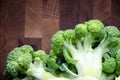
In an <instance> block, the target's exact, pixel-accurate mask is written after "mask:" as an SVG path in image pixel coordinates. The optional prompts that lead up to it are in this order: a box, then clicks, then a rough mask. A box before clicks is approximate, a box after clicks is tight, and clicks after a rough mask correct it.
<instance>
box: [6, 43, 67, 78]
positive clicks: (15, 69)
mask: <svg viewBox="0 0 120 80" xmlns="http://www.w3.org/2000/svg"><path fill="white" fill-rule="evenodd" d="M46 61H47V55H46V53H45V52H44V51H43V50H38V51H34V50H33V48H32V47H31V46H29V45H24V46H21V47H18V48H15V49H13V50H12V51H11V52H10V53H9V55H8V58H7V63H6V69H5V71H4V75H5V77H6V79H8V80H52V79H55V80H68V79H66V78H63V77H60V78H59V77H57V76H54V75H53V74H51V73H50V72H48V71H47V70H46V69H45V68H46V67H45V65H46Z"/></svg>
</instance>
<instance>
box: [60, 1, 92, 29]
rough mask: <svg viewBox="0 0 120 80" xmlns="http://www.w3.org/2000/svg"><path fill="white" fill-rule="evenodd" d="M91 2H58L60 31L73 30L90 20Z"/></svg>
mask: <svg viewBox="0 0 120 80" xmlns="http://www.w3.org/2000/svg"><path fill="white" fill-rule="evenodd" d="M92 6H93V3H92V0H60V29H66V28H74V27H75V25H76V24H78V23H82V22H84V21H86V20H88V19H91V18H92Z"/></svg>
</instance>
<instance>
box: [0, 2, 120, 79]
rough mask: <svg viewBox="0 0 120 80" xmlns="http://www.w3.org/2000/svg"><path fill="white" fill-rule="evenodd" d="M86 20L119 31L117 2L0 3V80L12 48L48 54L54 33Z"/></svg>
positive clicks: (119, 22)
mask: <svg viewBox="0 0 120 80" xmlns="http://www.w3.org/2000/svg"><path fill="white" fill-rule="evenodd" d="M90 19H99V20H101V21H102V22H103V23H104V24H105V25H114V26H117V27H118V28H120V0H0V80H4V77H3V71H4V68H5V62H6V58H7V55H8V53H9V52H10V51H11V50H12V49H13V48H15V47H18V46H21V45H24V44H28V45H31V46H32V47H33V48H34V49H35V50H38V49H43V50H45V51H46V52H47V53H48V52H49V49H50V43H51V36H52V35H53V34H54V33H55V32H56V31H58V30H65V29H68V28H71V29H73V28H74V26H75V25H76V24H78V23H83V22H84V21H87V20H90Z"/></svg>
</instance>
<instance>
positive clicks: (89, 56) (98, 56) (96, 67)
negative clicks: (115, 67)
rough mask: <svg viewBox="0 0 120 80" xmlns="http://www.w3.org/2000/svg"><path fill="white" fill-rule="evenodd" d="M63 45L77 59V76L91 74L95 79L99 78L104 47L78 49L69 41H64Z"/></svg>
mask: <svg viewBox="0 0 120 80" xmlns="http://www.w3.org/2000/svg"><path fill="white" fill-rule="evenodd" d="M65 47H66V48H67V49H66V50H69V51H68V53H69V54H70V56H71V57H72V58H73V59H74V60H76V61H77V62H76V63H75V66H76V69H77V73H78V76H79V77H86V76H91V77H93V78H96V79H97V80H99V79H100V76H101V73H102V55H103V53H104V51H105V49H103V48H102V47H100V46H98V47H97V48H95V49H92V48H91V47H88V49H87V51H85V50H84V51H80V50H79V49H76V48H75V47H74V46H73V45H72V44H69V43H65ZM80 47H81V46H80Z"/></svg>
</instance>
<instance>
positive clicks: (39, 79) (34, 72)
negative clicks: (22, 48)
mask: <svg viewBox="0 0 120 80" xmlns="http://www.w3.org/2000/svg"><path fill="white" fill-rule="evenodd" d="M27 74H28V75H31V76H33V77H34V78H35V79H36V80H68V79H67V78H63V77H56V76H54V75H52V74H51V73H50V72H47V71H46V70H45V69H44V66H43V62H42V61H39V62H37V61H35V62H34V63H31V65H30V68H29V69H28V71H27Z"/></svg>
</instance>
